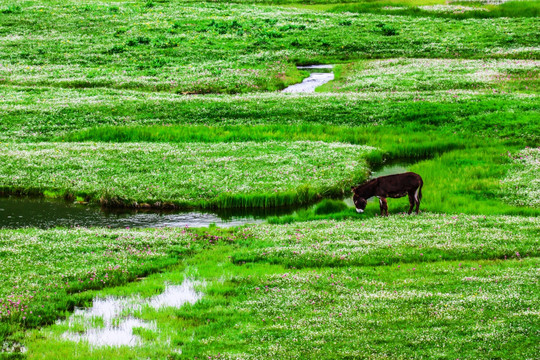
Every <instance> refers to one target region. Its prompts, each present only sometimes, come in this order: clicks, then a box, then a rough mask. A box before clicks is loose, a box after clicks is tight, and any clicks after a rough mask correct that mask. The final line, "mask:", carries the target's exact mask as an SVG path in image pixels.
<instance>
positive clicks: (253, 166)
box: [0, 141, 374, 208]
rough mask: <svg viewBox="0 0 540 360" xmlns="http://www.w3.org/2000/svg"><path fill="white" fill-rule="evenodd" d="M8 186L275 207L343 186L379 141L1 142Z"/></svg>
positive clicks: (93, 197)
mask: <svg viewBox="0 0 540 360" xmlns="http://www.w3.org/2000/svg"><path fill="white" fill-rule="evenodd" d="M0 146H1V147H2V151H1V153H0V159H1V160H0V164H2V165H1V167H0V188H1V189H2V191H3V192H4V193H19V194H49V195H50V196H64V197H66V196H67V197H72V198H73V197H82V198H86V199H87V200H90V201H99V202H101V204H103V205H109V206H115V205H118V206H155V207H164V206H170V207H224V208H225V207H274V206H286V205H298V204H304V203H309V202H311V201H314V200H315V199H318V198H320V197H321V196H337V195H340V194H343V192H344V189H348V187H349V186H350V185H351V184H354V183H356V182H359V181H362V180H363V179H365V178H366V176H367V171H368V170H367V166H366V161H365V159H364V158H365V157H366V156H367V155H368V154H369V153H370V152H372V151H374V148H371V147H367V146H360V145H348V144H341V143H330V144H329V143H322V142H307V141H305V142H292V143H284V142H265V143H253V142H243V143H216V144H208V143H183V144H174V145H172V144H162V143H160V144H151V143H121V144H117V143H29V144H13V143H5V144H0Z"/></svg>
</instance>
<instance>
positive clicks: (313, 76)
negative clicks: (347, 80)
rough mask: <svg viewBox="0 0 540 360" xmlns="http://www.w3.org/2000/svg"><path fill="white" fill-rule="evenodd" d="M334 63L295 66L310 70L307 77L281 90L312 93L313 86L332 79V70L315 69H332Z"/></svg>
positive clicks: (313, 90) (315, 86)
mask: <svg viewBox="0 0 540 360" xmlns="http://www.w3.org/2000/svg"><path fill="white" fill-rule="evenodd" d="M333 67H334V65H308V66H297V68H298V69H303V70H308V71H310V75H309V77H307V78H305V79H304V80H303V81H302V82H301V83H298V84H294V85H291V86H289V87H287V88H285V89H283V91H282V92H284V93H312V92H315V88H317V87H319V86H321V85H323V84H326V83H327V82H329V81H332V80H334V72H333V71H331V70H330V71H329V72H328V71H327V72H320V71H317V70H322V69H332V68H333Z"/></svg>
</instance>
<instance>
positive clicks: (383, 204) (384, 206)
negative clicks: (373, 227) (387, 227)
mask: <svg viewBox="0 0 540 360" xmlns="http://www.w3.org/2000/svg"><path fill="white" fill-rule="evenodd" d="M379 205H380V206H381V216H383V215H385V214H386V216H388V202H387V201H386V198H383V197H380V198H379Z"/></svg>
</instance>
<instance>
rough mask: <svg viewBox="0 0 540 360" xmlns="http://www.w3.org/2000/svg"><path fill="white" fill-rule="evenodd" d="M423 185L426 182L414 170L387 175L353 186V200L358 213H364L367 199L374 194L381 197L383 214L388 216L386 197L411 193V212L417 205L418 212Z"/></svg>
mask: <svg viewBox="0 0 540 360" xmlns="http://www.w3.org/2000/svg"><path fill="white" fill-rule="evenodd" d="M422 185H424V182H423V181H422V178H421V177H420V175H418V174H415V173H413V172H406V173H403V174H396V175H387V176H381V177H378V178H375V179H373V180H369V181H368V182H366V183H364V184H362V185H359V186H353V187H352V188H351V190H352V192H353V194H354V195H353V201H354V205H355V206H356V211H357V212H358V213H363V212H364V209H365V208H366V205H367V199H369V198H370V197H372V196H376V197H378V198H379V205H380V207H381V215H386V216H388V203H387V202H386V198H387V197H390V198H400V197H403V196H405V195H409V203H410V205H411V206H410V207H409V214H410V213H411V212H412V210H413V207H414V205H416V213H417V214H418V211H419V209H420V200H422Z"/></svg>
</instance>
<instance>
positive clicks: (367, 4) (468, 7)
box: [325, 0, 540, 20]
mask: <svg viewBox="0 0 540 360" xmlns="http://www.w3.org/2000/svg"><path fill="white" fill-rule="evenodd" d="M432 3H435V2H432ZM443 4H444V3H443V2H438V4H434V5H435V6H439V8H433V9H430V8H429V5H432V4H422V2H420V1H399V0H398V1H384V0H383V1H369V0H368V1H358V2H354V3H351V4H339V5H335V6H327V7H326V8H325V10H326V11H331V12H353V13H362V14H366V13H369V14H386V15H400V16H410V17H436V18H447V19H459V20H466V19H495V18H501V17H505V18H523V17H524V18H536V17H538V16H540V1H538V0H530V1H508V2H505V3H503V4H500V5H482V3H481V2H477V3H475V2H469V1H463V2H459V1H458V2H454V3H452V4H450V5H449V6H447V5H443ZM422 5H423V6H426V5H428V6H427V7H426V8H423V7H422ZM453 6H454V7H453Z"/></svg>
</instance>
